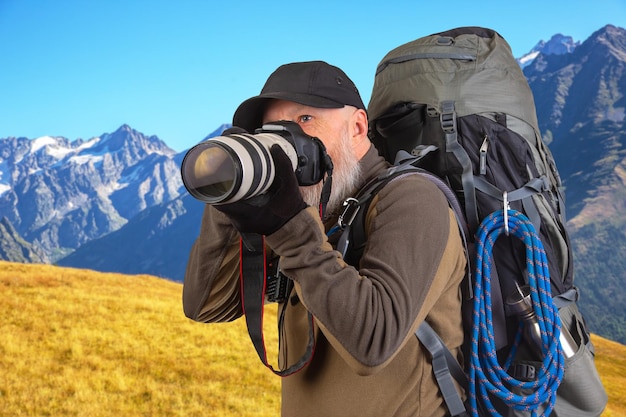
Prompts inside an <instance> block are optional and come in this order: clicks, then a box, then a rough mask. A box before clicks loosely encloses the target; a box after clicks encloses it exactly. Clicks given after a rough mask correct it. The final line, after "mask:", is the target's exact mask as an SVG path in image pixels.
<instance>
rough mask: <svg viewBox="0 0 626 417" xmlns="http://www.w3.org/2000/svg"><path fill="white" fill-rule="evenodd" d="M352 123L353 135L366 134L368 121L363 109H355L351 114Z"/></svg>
mask: <svg viewBox="0 0 626 417" xmlns="http://www.w3.org/2000/svg"><path fill="white" fill-rule="evenodd" d="M352 124H353V126H354V135H357V136H360V135H365V136H367V129H368V122H367V113H365V110H363V109H357V110H356V111H355V112H354V114H353V115H352Z"/></svg>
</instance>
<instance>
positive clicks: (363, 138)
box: [352, 109, 371, 159]
mask: <svg viewBox="0 0 626 417" xmlns="http://www.w3.org/2000/svg"><path fill="white" fill-rule="evenodd" d="M368 126H369V125H368V121H367V113H366V112H365V110H363V109H357V111H355V112H354V113H353V114H352V148H353V149H354V151H355V154H356V156H357V158H359V159H360V158H361V157H363V155H365V154H366V153H367V151H368V149H369V148H370V145H371V142H370V140H369V137H368V136H367V133H368V132H367V129H368Z"/></svg>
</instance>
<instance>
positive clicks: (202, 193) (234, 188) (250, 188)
mask: <svg viewBox="0 0 626 417" xmlns="http://www.w3.org/2000/svg"><path fill="white" fill-rule="evenodd" d="M274 144H277V145H279V146H280V147H281V148H282V149H283V151H285V153H286V154H287V156H288V157H289V159H290V160H291V162H292V165H293V168H294V170H295V169H296V167H297V162H298V156H297V154H296V150H295V149H294V147H293V146H292V145H291V144H290V143H289V142H288V141H287V140H286V139H284V138H283V137H282V136H280V135H278V134H275V133H259V134H255V135H251V134H247V133H243V134H233V135H227V136H217V137H214V138H211V139H208V140H206V141H205V142H202V143H200V144H198V145H196V146H194V147H193V148H191V149H190V150H189V152H187V154H186V155H185V158H184V159H183V163H182V167H181V173H182V178H183V183H184V185H185V188H187V191H189V193H190V194H191V195H192V196H193V197H195V198H197V199H198V200H200V201H203V202H205V203H207V204H226V203H232V202H235V201H239V200H245V199H248V198H252V197H254V196H257V195H260V194H263V193H264V192H266V191H267V190H268V188H269V187H270V185H272V182H273V181H274V162H273V160H272V157H271V155H270V151H269V150H270V148H271V147H272V145H274Z"/></svg>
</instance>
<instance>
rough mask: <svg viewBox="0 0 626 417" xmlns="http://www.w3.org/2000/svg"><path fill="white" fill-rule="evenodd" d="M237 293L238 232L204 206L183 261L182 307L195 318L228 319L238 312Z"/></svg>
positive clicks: (187, 314) (215, 211) (209, 320)
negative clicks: (188, 250)
mask: <svg viewBox="0 0 626 417" xmlns="http://www.w3.org/2000/svg"><path fill="white" fill-rule="evenodd" d="M239 292H240V288H239V233H238V232H237V230H236V229H235V228H234V227H233V226H232V225H231V223H230V221H229V220H228V218H227V217H226V216H225V215H224V214H222V213H220V212H219V211H218V210H216V209H215V208H213V207H212V206H209V205H207V206H206V207H205V209H204V214H203V217H202V225H201V228H200V234H199V236H198V238H197V239H196V241H195V242H194V244H193V246H192V248H191V252H190V254H189V260H188V262H187V269H186V272H185V280H184V283H183V310H184V312H185V315H186V316H187V317H189V318H190V319H192V320H196V321H202V322H224V321H232V320H234V319H236V318H238V317H240V316H241V315H242V307H241V299H240V296H239Z"/></svg>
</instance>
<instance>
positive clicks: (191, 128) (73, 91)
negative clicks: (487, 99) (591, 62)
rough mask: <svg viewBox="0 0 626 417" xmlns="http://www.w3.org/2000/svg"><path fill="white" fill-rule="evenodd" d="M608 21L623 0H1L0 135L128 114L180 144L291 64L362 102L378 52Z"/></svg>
mask: <svg viewBox="0 0 626 417" xmlns="http://www.w3.org/2000/svg"><path fill="white" fill-rule="evenodd" d="M606 24H613V25H616V26H620V27H623V28H626V0H596V1H594V2H591V1H589V0H569V1H564V0H541V1H538V0H525V1H517V2H507V1H502V0H481V1H475V2H472V1H469V0H447V1H440V2H433V1H420V0H403V1H393V0H387V1H371V0H361V1H340V0H316V1H307V2H297V1H293V0H292V1H274V2H272V1H252V0H250V1H238V0H223V1H215V0H203V1H201V0H180V1H161V0H145V1H141V0H135V1H133V0H121V1H120V0H92V1H89V0H84V1H79V0H74V1H70V0H0V57H2V61H1V62H0V138H6V137H9V136H24V137H28V138H31V139H33V138H36V137H40V136H44V135H50V136H64V137H66V138H68V139H70V140H74V139H77V138H83V139H89V138H91V137H94V136H99V135H101V134H103V133H109V132H113V131H114V130H116V129H117V128H118V127H119V126H121V125H122V124H124V123H126V124H129V125H130V126H131V127H133V128H135V129H137V130H139V131H141V132H143V133H144V134H147V135H157V136H159V137H160V138H161V139H162V140H164V141H165V142H166V143H167V144H168V145H169V146H170V147H171V148H173V149H175V150H177V151H183V150H185V149H187V148H189V147H190V146H193V145H194V144H196V143H197V142H199V141H200V140H202V139H203V138H204V137H205V136H206V135H207V134H209V133H211V132H212V131H214V130H215V129H216V128H217V127H218V126H219V125H221V124H222V123H229V122H230V121H231V119H232V114H233V112H234V110H235V109H236V107H237V106H238V105H239V103H241V102H242V101H243V100H245V99H247V98H248V97H251V96H253V95H256V94H258V93H259V91H260V90H261V88H262V86H263V83H264V82H265V80H266V78H267V76H268V75H269V74H270V73H271V72H272V71H273V70H274V69H276V68H277V67H278V66H279V65H281V64H283V63H286V62H293V61H308V60H317V59H320V60H324V61H327V62H329V63H331V64H333V65H337V66H339V67H341V68H343V69H344V70H345V71H346V73H347V74H348V75H349V76H350V77H351V78H352V79H353V80H354V81H355V83H356V84H357V86H358V87H359V90H360V91H361V94H362V96H363V99H364V102H365V103H367V102H368V101H369V97H370V93H371V88H372V84H373V76H374V70H375V68H376V65H377V64H378V62H379V61H380V60H381V59H382V57H383V56H384V55H385V54H386V53H387V52H388V51H389V50H391V49H393V48H395V47H396V46H398V45H401V44H403V43H406V42H408V41H411V40H413V39H416V38H418V37H421V36H425V35H429V34H431V33H436V32H440V31H444V30H447V29H451V28H454V27H457V26H484V27H489V28H492V29H495V30H497V31H498V32H499V33H500V34H501V35H502V36H504V38H505V39H507V41H508V42H509V44H510V45H511V48H512V50H513V54H514V55H515V56H516V57H520V56H521V55H523V54H524V53H526V52H528V51H529V50H530V49H532V48H533V47H534V46H535V45H536V44H537V42H539V41H540V40H548V39H549V38H550V37H551V36H552V35H554V34H556V33H562V34H564V35H570V36H572V37H573V38H574V40H576V41H584V40H585V39H587V38H588V37H589V36H590V35H591V34H592V33H593V32H594V31H596V30H598V29H600V28H601V27H603V26H604V25H606Z"/></svg>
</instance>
